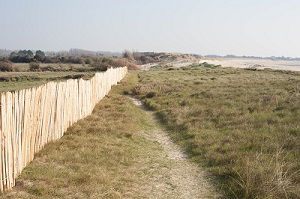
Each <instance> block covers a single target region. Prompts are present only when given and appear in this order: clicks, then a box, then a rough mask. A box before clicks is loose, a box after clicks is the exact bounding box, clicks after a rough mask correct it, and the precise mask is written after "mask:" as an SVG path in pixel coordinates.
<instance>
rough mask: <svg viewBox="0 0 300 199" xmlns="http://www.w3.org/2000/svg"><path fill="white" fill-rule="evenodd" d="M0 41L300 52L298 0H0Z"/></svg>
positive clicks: (30, 45)
mask: <svg viewBox="0 0 300 199" xmlns="http://www.w3.org/2000/svg"><path fill="white" fill-rule="evenodd" d="M0 48H1V49H11V50H17V49H32V50H37V49H41V50H44V51H56V50H69V49H70V48H81V49H86V50H97V51H98V50H99V51H114V52H122V51H124V50H125V49H128V50H135V51H154V52H162V51H164V52H181V53H198V54H201V55H207V54H219V55H227V54H235V55H249V56H250V55H252V56H272V55H274V56H290V57H300V0H0Z"/></svg>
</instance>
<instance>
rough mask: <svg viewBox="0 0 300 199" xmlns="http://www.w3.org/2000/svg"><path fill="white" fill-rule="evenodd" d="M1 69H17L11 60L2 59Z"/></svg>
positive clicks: (9, 70) (6, 70) (7, 70)
mask: <svg viewBox="0 0 300 199" xmlns="http://www.w3.org/2000/svg"><path fill="white" fill-rule="evenodd" d="M0 71H3V72H12V71H15V68H14V66H13V64H12V63H11V62H9V61H1V62H0Z"/></svg>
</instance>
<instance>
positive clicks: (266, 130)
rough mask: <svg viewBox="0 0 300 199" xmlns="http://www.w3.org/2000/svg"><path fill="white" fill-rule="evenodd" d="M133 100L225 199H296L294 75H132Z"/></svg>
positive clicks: (298, 114)
mask: <svg viewBox="0 0 300 199" xmlns="http://www.w3.org/2000/svg"><path fill="white" fill-rule="evenodd" d="M139 77H140V80H139V84H138V86H136V87H135V88H134V89H133V90H132V91H131V93H132V94H135V95H137V96H138V97H139V98H141V99H142V100H143V102H144V103H145V104H146V105H147V106H148V107H149V108H150V109H152V110H154V111H156V114H157V117H159V118H160V120H161V121H162V123H163V124H164V125H166V126H167V127H168V129H169V130H170V131H171V132H172V133H170V136H171V137H172V138H173V140H175V142H176V143H178V144H180V145H181V146H182V147H183V148H184V149H185V150H186V151H187V153H188V154H189V155H190V157H191V158H192V159H193V160H194V161H196V162H198V163H199V165H201V166H204V167H206V168H208V170H209V171H210V172H212V174H213V175H215V176H216V177H217V179H218V180H219V187H220V188H221V189H223V190H224V191H225V192H226V193H227V196H228V197H229V198H299V197H300V172H299V171H300V150H299V149H300V125H299V121H300V73H299V72H287V71H272V70H265V71H258V70H245V69H232V68H220V67H216V68H214V67H211V68H209V67H207V66H204V67H203V66H199V67H198V66H196V65H194V66H191V67H184V68H180V69H173V68H169V69H159V68H157V69H153V70H150V71H146V72H141V73H140V74H139Z"/></svg>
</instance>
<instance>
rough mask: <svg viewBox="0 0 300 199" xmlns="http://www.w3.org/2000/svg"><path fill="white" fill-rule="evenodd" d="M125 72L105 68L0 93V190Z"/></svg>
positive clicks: (125, 69)
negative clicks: (82, 76)
mask: <svg viewBox="0 0 300 199" xmlns="http://www.w3.org/2000/svg"><path fill="white" fill-rule="evenodd" d="M126 73H127V68H126V67H123V68H116V69H108V70H107V71H106V72H104V73H96V74H95V76H94V77H93V78H91V79H90V80H87V81H85V80H83V79H76V80H73V79H70V80H67V81H66V82H49V83H47V84H45V85H42V86H40V87H37V88H31V89H24V90H20V91H16V92H5V93H0V161H1V162H0V192H3V191H4V190H8V189H11V188H12V187H13V186H14V185H15V179H16V178H17V177H18V175H20V173H21V171H22V170H23V168H24V167H25V166H26V165H28V163H29V162H30V161H32V160H33V158H34V154H35V153H36V152H38V151H39V150H41V149H42V148H43V147H44V145H45V144H46V143H48V142H49V141H51V140H56V139H59V138H61V137H62V136H63V134H64V132H65V131H66V130H67V128H68V127H69V126H71V125H72V124H73V123H74V122H76V121H78V120H79V119H82V118H84V117H86V116H87V115H89V114H91V113H92V111H93V108H94V107H95V105H96V104H97V103H98V102H99V100H101V99H102V98H103V97H104V96H105V95H107V94H108V92H109V90H110V88H111V86H112V85H115V84H117V82H118V81H120V80H121V79H122V78H123V77H124V76H125V75H126Z"/></svg>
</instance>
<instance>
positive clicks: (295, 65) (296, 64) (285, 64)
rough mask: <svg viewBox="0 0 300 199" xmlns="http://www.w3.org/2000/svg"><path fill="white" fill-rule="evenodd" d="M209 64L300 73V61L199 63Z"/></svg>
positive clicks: (240, 60) (212, 60)
mask: <svg viewBox="0 0 300 199" xmlns="http://www.w3.org/2000/svg"><path fill="white" fill-rule="evenodd" d="M203 62H207V63H210V64H215V65H221V66H222V67H233V68H257V69H264V68H271V69H275V70H291V71H300V61H283V60H278V61H275V60H269V59H238V58H236V59H229V58H220V59H201V61H200V62H199V63H203Z"/></svg>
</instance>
